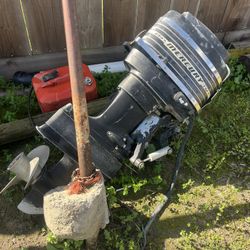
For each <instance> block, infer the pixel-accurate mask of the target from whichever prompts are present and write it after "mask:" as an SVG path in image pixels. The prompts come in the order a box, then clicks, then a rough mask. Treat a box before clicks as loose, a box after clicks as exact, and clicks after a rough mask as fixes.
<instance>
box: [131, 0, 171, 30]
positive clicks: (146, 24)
mask: <svg viewBox="0 0 250 250" xmlns="http://www.w3.org/2000/svg"><path fill="white" fill-rule="evenodd" d="M170 3H171V0H158V1H155V0H138V6H137V14H136V18H137V20H136V23H135V35H137V34H138V33H139V32H140V31H142V30H144V29H149V28H150V27H151V26H152V25H153V24H154V23H155V22H156V21H157V20H158V18H159V17H160V16H162V15H164V14H165V13H166V12H167V11H168V10H169V8H170Z"/></svg>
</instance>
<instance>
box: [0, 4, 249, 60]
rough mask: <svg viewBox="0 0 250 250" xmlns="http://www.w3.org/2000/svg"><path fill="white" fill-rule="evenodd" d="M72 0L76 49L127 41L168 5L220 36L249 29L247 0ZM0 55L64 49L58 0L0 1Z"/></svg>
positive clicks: (236, 36)
mask: <svg viewBox="0 0 250 250" xmlns="http://www.w3.org/2000/svg"><path fill="white" fill-rule="evenodd" d="M72 1H76V3H77V6H78V7H77V10H78V18H79V23H80V38H81V48H82V49H84V48H101V47H106V46H113V45H119V44H121V43H122V42H123V41H125V40H131V39H133V38H134V37H135V35H136V34H138V32H140V31H141V30H143V29H147V28H149V27H150V26H151V25H152V24H153V23H154V22H155V21H156V20H157V19H158V17H160V16H161V15H162V14H164V13H165V12H167V11H168V10H170V9H173V10H177V11H179V12H183V11H189V12H191V13H193V14H194V15H196V16H197V17H198V18H199V19H200V20H201V21H202V22H204V23H205V24H206V25H207V26H208V27H209V28H210V29H211V30H212V31H213V32H215V33H217V34H218V36H219V37H220V39H222V40H225V38H226V37H228V35H231V36H230V37H231V38H229V39H227V41H230V39H231V40H233V39H234V40H235V39H241V38H242V37H244V36H246V34H249V33H250V32H249V30H250V0H72ZM0 30H1V35H0V57H1V58H8V57H17V56H27V55H37V54H44V53H53V52H62V51H64V50H65V37H64V28H63V18H62V10H61V0H0Z"/></svg>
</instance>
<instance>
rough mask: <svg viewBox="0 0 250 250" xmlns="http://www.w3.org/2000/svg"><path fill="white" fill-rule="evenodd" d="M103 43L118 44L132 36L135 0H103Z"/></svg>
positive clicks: (134, 19) (108, 44)
mask: <svg viewBox="0 0 250 250" xmlns="http://www.w3.org/2000/svg"><path fill="white" fill-rule="evenodd" d="M103 4H104V6H103V7H104V44H105V46H110V45H119V44H122V43H123V42H124V41H129V40H132V39H133V38H134V25H135V21H136V7H137V1H136V0H104V1H103Z"/></svg>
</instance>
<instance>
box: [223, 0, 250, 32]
mask: <svg viewBox="0 0 250 250" xmlns="http://www.w3.org/2000/svg"><path fill="white" fill-rule="evenodd" d="M228 1H229V2H228V5H227V8H226V10H225V14H224V17H223V20H222V29H223V30H224V31H235V30H242V29H247V28H250V1H249V0H238V1H235V0H228Z"/></svg>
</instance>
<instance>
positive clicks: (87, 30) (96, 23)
mask: <svg viewBox="0 0 250 250" xmlns="http://www.w3.org/2000/svg"><path fill="white" fill-rule="evenodd" d="M76 4H77V15H78V23H79V36H80V45H81V49H84V48H100V47H102V45H103V30H102V0H84V1H83V0H76Z"/></svg>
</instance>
